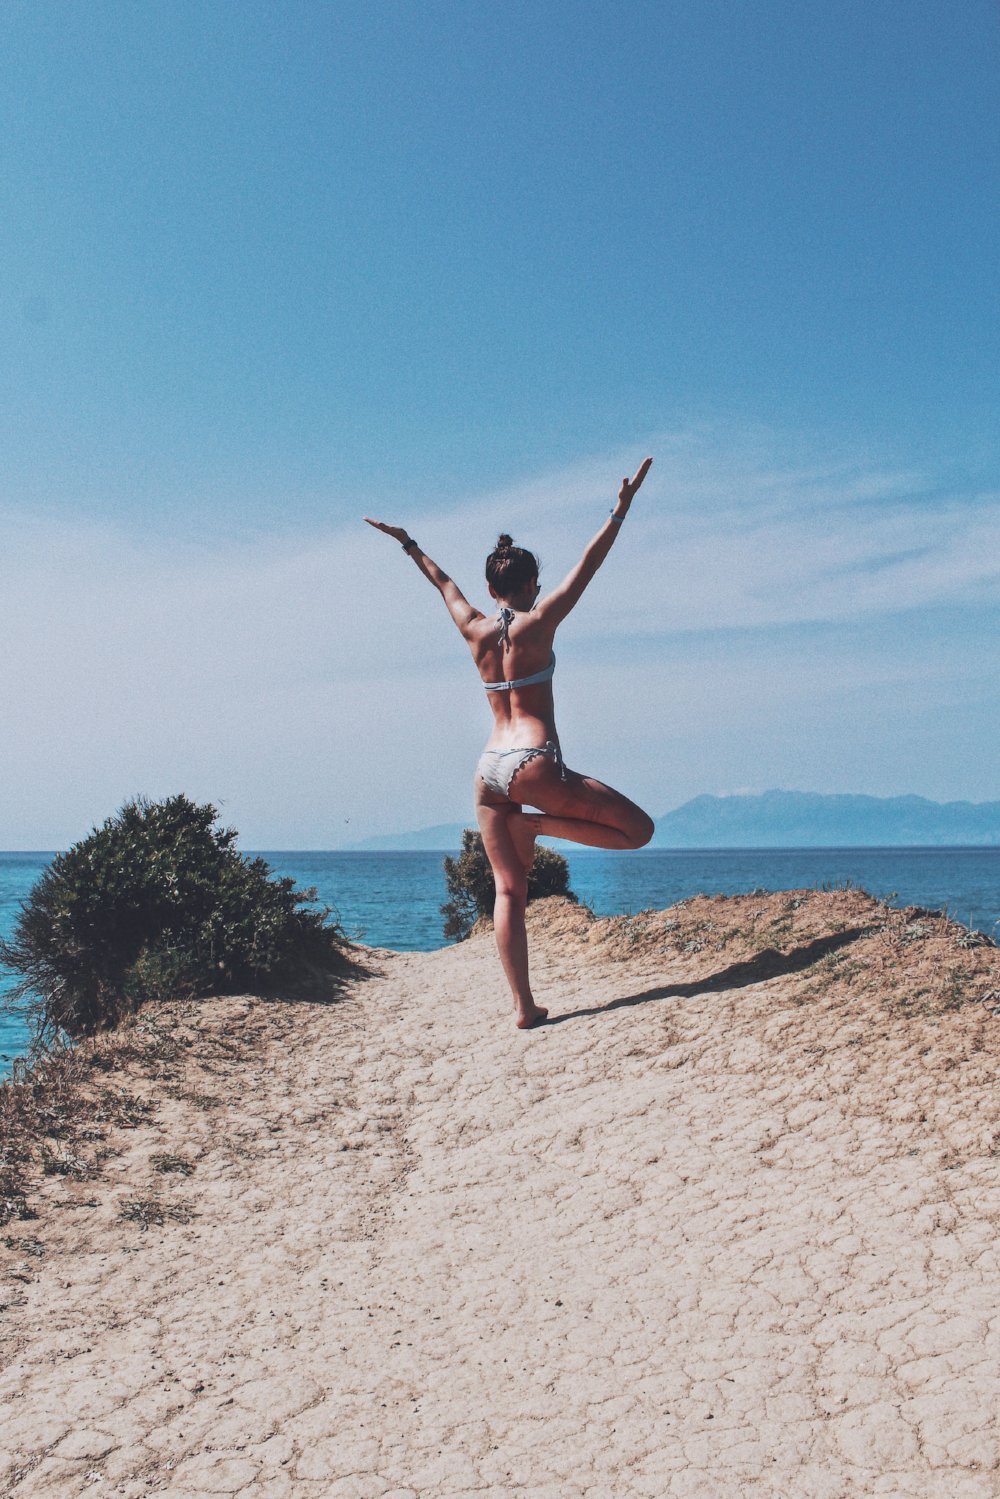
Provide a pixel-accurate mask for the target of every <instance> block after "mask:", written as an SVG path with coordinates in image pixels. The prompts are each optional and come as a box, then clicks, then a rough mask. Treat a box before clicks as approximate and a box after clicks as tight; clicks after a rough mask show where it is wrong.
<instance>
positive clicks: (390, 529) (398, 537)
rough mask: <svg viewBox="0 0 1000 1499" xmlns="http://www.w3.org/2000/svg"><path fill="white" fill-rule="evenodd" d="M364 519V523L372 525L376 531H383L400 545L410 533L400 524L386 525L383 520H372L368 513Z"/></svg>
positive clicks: (407, 539) (407, 538) (408, 537)
mask: <svg viewBox="0 0 1000 1499" xmlns="http://www.w3.org/2000/svg"><path fill="white" fill-rule="evenodd" d="M364 519H365V525H367V526H374V527H375V529H376V531H384V532H385V534H386V536H391V537H392V539H393V541H398V542H399V544H400V546H402V545H403V543H404V542H407V541H409V539H410V533H409V532H408V531H405V530H404V529H403V527H402V526H389V525H386V523H385V521H384V520H372V518H371V516H370V515H366V516H365V518H364Z"/></svg>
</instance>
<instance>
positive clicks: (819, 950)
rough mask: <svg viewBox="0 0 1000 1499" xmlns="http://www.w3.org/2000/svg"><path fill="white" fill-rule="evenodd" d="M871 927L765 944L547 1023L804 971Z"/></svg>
mask: <svg viewBox="0 0 1000 1499" xmlns="http://www.w3.org/2000/svg"><path fill="white" fill-rule="evenodd" d="M868 931H869V928H868V927H863V926H856V927H851V928H850V929H849V930H848V931H844V932H835V933H833V934H832V935H831V936H829V937H816V938H815V939H814V940H813V941H812V942H807V943H806V944H805V946H804V947H794V948H793V949H792V950H791V952H787V953H783V952H779V951H778V949H777V948H776V947H765V948H764V950H763V951H762V952H759V953H758V954H757V955H756V957H754V958H750V959H749V960H747V961H745V962H742V963H731V964H730V966H729V967H728V968H723V969H722V970H721V971H720V972H719V973H713V974H710V975H709V977H708V978H704V979H698V980H696V981H695V982H694V983H691V984H664V985H663V986H662V987H660V988H657V989H644V990H643V991H642V993H641V994H626V995H623V996H622V997H621V998H620V999H611V1000H609V1001H608V1003H607V1004H605V1005H590V1006H587V1007H585V1008H581V1009H579V1010H567V1011H566V1013H565V1014H563V1015H552V1016H550V1017H549V1019H548V1020H547V1021H546V1025H561V1024H562V1022H563V1021H564V1020H582V1019H583V1018H584V1017H586V1016H589V1015H604V1014H607V1013H608V1011H610V1010H627V1009H631V1008H632V1007H633V1006H634V1005H647V1004H651V1003H652V1002H653V1001H654V1000H659V999H690V998H691V996H692V995H694V994H709V993H712V992H713V991H718V990H722V989H745V988H748V987H749V985H750V984H760V983H763V982H764V980H765V979H773V978H780V977H782V976H783V975H784V974H786V973H801V972H802V970H803V969H804V968H809V967H811V966H812V964H813V963H816V962H818V960H819V959H820V958H823V957H825V956H826V954H827V953H831V952H836V951H837V950H838V948H841V947H847V946H848V945H849V943H851V942H855V941H857V939H858V938H859V937H864V936H867V934H868Z"/></svg>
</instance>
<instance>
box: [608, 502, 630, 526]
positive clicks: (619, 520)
mask: <svg viewBox="0 0 1000 1499" xmlns="http://www.w3.org/2000/svg"><path fill="white" fill-rule="evenodd" d="M608 514H609V515H610V517H611V519H612V520H613V521H614V523H615V525H616V526H620V525H621V523H622V521H623V520H624V519H625V515H628V511H627V510H626V512H625V515H616V514H615V507H614V506H613V505H612V507H611V509H610V510H609V511H608Z"/></svg>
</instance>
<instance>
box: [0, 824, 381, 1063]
mask: <svg viewBox="0 0 1000 1499" xmlns="http://www.w3.org/2000/svg"><path fill="white" fill-rule="evenodd" d="M217 815H218V814H217V813H216V809H215V808H214V807H213V806H211V805H208V804H206V805H200V806H199V805H197V804H196V803H195V802H193V801H191V800H189V798H188V797H186V796H172V797H169V798H168V799H167V800H165V801H161V802H150V801H146V800H144V799H140V800H136V801H131V802H128V803H126V805H125V806H123V807H122V808H121V810H120V811H119V812H117V813H116V814H115V815H114V816H113V817H110V818H108V820H107V821H106V822H105V823H103V824H102V825H101V826H100V827H99V828H95V829H94V831H93V832H92V833H91V834H90V835H89V836H88V837H87V838H84V839H83V840H82V841H81V842H79V843H77V844H75V845H74V846H73V847H72V848H70V849H69V850H68V851H67V852H66V853H63V854H58V855H57V856H56V858H55V859H53V861H52V863H51V864H50V865H49V866H48V868H47V869H46V870H45V872H44V873H43V874H42V876H41V878H40V879H39V880H38V881H37V882H36V883H35V885H34V886H33V888H32V890H31V892H30V894H29V895H28V898H27V899H26V900H25V902H24V904H23V906H22V909H21V914H20V916H19V918H18V921H17V924H16V927H15V931H14V935H13V936H12V937H11V938H10V939H9V940H8V941H4V942H0V962H3V963H4V964H6V965H7V967H9V968H10V969H12V970H13V971H14V973H15V974H16V975H17V978H18V982H17V984H16V986H15V988H14V990H13V992H12V994H11V995H9V996H8V997H7V1003H13V1004H17V1005H18V1006H19V1007H22V1012H23V1010H25V1009H26V1011H27V1014H28V1018H29V1021H30V1022H31V1023H32V1024H33V1028H34V1031H35V1036H36V1042H40V1043H45V1042H49V1043H51V1042H52V1041H53V1040H54V1039H56V1038H58V1037H60V1036H68V1037H71V1038H74V1039H75V1038H77V1037H79V1036H83V1035H90V1034H93V1033H94V1032H96V1031H98V1030H100V1029H102V1028H104V1027H106V1026H108V1025H112V1024H115V1023H116V1022H117V1021H119V1020H121V1019H122V1018H123V1017H124V1016H125V1015H127V1014H129V1013H131V1012H133V1011H135V1010H137V1009H138V1008H139V1006H140V1005H142V1004H144V1003H146V1002H147V1001H150V1000H165V999H174V998H182V997H185V996H189V997H195V996H201V995H207V994H234V993H253V994H267V993H271V992H275V991H278V990H280V991H281V992H282V993H301V992H304V991H310V992H313V993H315V992H317V991H318V992H321V993H322V994H324V995H327V994H330V993H332V991H333V989H334V988H335V987H336V984H337V981H338V979H339V978H340V977H341V976H342V975H343V974H344V973H345V971H347V969H348V968H349V967H350V966H351V965H350V956H349V953H350V944H349V943H348V942H347V940H346V938H345V937H344V935H343V932H342V931H341V929H340V928H339V926H337V925H336V924H335V923H332V922H331V921H330V920H329V916H330V912H329V911H328V910H327V909H326V908H324V907H320V906H317V905H316V903H315V892H314V891H312V890H300V889H297V888H296V886H295V884H294V881H292V880H290V879H281V878H276V877H274V876H273V875H272V874H271V871H270V868H269V867H268V865H267V864H266V863H265V862H264V860H263V859H259V858H251V857H249V856H248V855H245V854H241V853H239V852H238V851H237V849H236V846H235V844H236V836H237V835H236V832H235V831H234V830H233V829H231V828H222V827H220V826H218V824H217Z"/></svg>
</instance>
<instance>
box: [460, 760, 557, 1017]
mask: <svg viewBox="0 0 1000 1499" xmlns="http://www.w3.org/2000/svg"><path fill="white" fill-rule="evenodd" d="M477 790H478V788H477ZM488 796H489V793H488V792H487V793H486V796H483V795H477V798H476V816H477V818H478V820H479V831H480V832H481V833H482V836H483V846H484V847H485V849H486V856H487V858H488V859H489V861H490V866H491V868H492V870H493V878H494V881H495V883H496V891H497V894H496V904H495V906H494V907H493V929H494V932H495V934H496V941H497V951H498V952H499V954H500V962H501V963H502V964H503V971H504V973H505V974H506V975H507V982H508V983H509V984H510V990H511V994H512V995H513V996H514V1008H515V1010H516V1011H517V1024H518V1026H519V1027H520V1029H521V1030H527V1029H528V1028H529V1027H530V1026H532V1025H537V1024H538V1022H539V1021H541V1020H544V1019H545V1017H546V1016H547V1015H548V1013H549V1012H548V1010H543V1009H542V1008H541V1006H539V1005H536V1004H535V1001H534V998H533V997H532V993H531V984H530V982H529V980H528V933H527V929H526V927H525V923H524V911H525V907H526V906H527V903H528V870H527V868H526V867H525V862H524V857H523V855H522V854H520V853H519V852H518V849H517V847H516V845H515V843H514V840H513V838H512V837H511V833H510V819H511V815H512V814H513V813H514V808H513V807H512V806H511V804H510V803H509V802H502V803H500V804H499V805H491V804H490V802H489V801H488V800H487V799H486V798H487V797H488Z"/></svg>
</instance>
